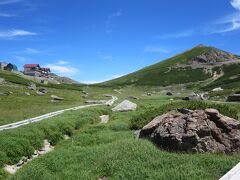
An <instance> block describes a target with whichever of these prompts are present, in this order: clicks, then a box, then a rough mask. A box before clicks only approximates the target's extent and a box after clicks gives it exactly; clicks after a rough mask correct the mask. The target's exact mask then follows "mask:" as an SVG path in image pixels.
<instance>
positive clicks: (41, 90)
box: [36, 88, 48, 96]
mask: <svg viewBox="0 0 240 180" xmlns="http://www.w3.org/2000/svg"><path fill="white" fill-rule="evenodd" d="M47 92H48V91H47V89H44V88H41V89H39V90H38V91H37V92H36V93H37V94H38V95H39V96H45V95H46V94H47Z"/></svg>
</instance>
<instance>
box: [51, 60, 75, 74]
mask: <svg viewBox="0 0 240 180" xmlns="http://www.w3.org/2000/svg"><path fill="white" fill-rule="evenodd" d="M59 62H61V61H59ZM59 62H57V63H54V64H47V65H46V67H49V68H50V69H51V71H52V72H53V73H56V74H58V75H60V76H68V77H69V76H73V75H76V74H77V73H78V72H79V70H78V69H77V68H75V67H72V66H70V65H64V64H59ZM62 62H63V61H62Z"/></svg>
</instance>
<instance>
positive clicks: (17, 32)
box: [0, 29, 37, 39]
mask: <svg viewBox="0 0 240 180" xmlns="http://www.w3.org/2000/svg"><path fill="white" fill-rule="evenodd" d="M34 35H37V33H35V32H30V31H26V30H21V29H12V30H2V31H1V30H0V38H6V39H12V38H15V37H20V36H34Z"/></svg>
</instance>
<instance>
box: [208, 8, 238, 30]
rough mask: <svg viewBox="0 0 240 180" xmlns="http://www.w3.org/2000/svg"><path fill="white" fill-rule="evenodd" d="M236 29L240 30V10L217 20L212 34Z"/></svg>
mask: <svg viewBox="0 0 240 180" xmlns="http://www.w3.org/2000/svg"><path fill="white" fill-rule="evenodd" d="M236 30H240V12H236V13H233V14H231V15H228V16H226V17H224V18H222V19H220V20H218V21H216V22H215V23H214V27H213V30H212V31H210V34H214V33H227V32H232V31H236Z"/></svg>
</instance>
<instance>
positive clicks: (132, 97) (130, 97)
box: [126, 96, 139, 100]
mask: <svg viewBox="0 0 240 180" xmlns="http://www.w3.org/2000/svg"><path fill="white" fill-rule="evenodd" d="M126 99H134V100H136V99H139V98H138V97H136V96H128V97H126Z"/></svg>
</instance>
